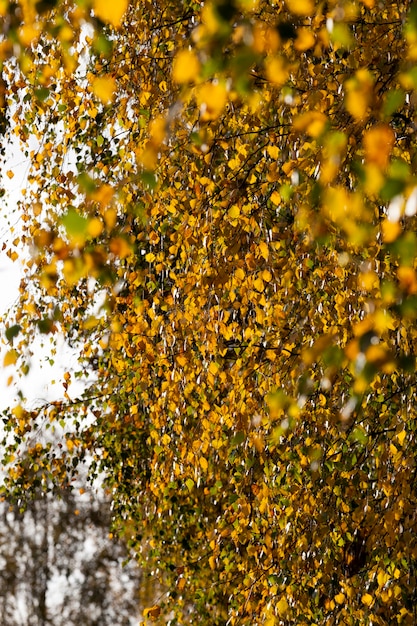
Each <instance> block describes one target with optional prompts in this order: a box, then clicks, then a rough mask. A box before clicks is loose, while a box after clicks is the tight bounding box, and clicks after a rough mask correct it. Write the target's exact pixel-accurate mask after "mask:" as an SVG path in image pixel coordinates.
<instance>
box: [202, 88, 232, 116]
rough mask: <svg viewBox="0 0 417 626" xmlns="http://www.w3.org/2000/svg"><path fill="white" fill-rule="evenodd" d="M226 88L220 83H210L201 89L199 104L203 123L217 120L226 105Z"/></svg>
mask: <svg viewBox="0 0 417 626" xmlns="http://www.w3.org/2000/svg"><path fill="white" fill-rule="evenodd" d="M226 100H227V95H226V87H225V86H224V85H222V84H219V83H209V84H207V85H203V86H202V87H200V89H199V91H198V93H197V104H198V105H199V107H200V112H201V119H202V120H203V121H205V122H206V121H208V120H215V119H216V118H217V117H219V115H220V113H221V112H222V110H223V109H224V107H225V105H226Z"/></svg>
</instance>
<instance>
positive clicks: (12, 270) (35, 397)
mask: <svg viewBox="0 0 417 626" xmlns="http://www.w3.org/2000/svg"><path fill="white" fill-rule="evenodd" d="M29 167H30V161H29V160H28V159H26V158H25V156H24V155H23V154H22V153H21V152H20V151H19V148H18V145H17V143H14V144H13V143H12V144H10V145H9V148H8V154H7V157H6V164H5V167H4V170H2V171H1V172H0V188H3V189H6V195H5V196H3V198H1V199H0V317H1V316H4V314H5V312H6V311H7V310H8V309H9V308H10V307H11V306H12V305H13V303H14V302H16V300H17V298H18V295H19V283H20V279H21V276H22V266H21V264H20V263H19V261H15V262H13V261H11V259H10V258H9V257H8V256H7V254H6V250H7V249H8V248H9V246H10V244H11V242H12V241H13V239H14V238H15V237H16V236H18V234H19V224H20V218H19V215H18V212H17V208H16V207H17V201H18V199H19V198H20V197H21V192H22V189H24V188H25V186H26V185H27V176H28V172H29ZM7 171H12V172H13V174H14V176H13V178H9V177H8V176H7V173H6V172H7ZM3 244H6V247H5V249H4V250H2V248H3ZM0 333H1V342H0V411H2V410H4V409H6V408H8V407H9V406H11V405H13V404H14V403H15V400H16V393H17V389H16V386H15V385H14V384H11V385H8V384H7V382H8V379H9V377H10V376H11V375H12V374H13V366H9V367H4V366H3V361H4V356H5V354H6V352H7V351H8V349H10V345H9V344H7V342H6V340H5V336H4V329H3V328H1V325H0ZM45 338H46V340H45ZM44 341H45V343H48V336H47V335H45V336H44ZM47 354H48V352H47V350H46V349H42V348H41V347H40V342H39V345H36V347H35V356H34V357H33V359H32V362H31V368H30V372H29V374H28V376H26V377H25V378H24V379H23V380H22V379H21V380H20V381H18V382H19V386H20V387H21V388H22V390H23V393H24V396H25V398H26V399H27V402H26V406H27V408H29V409H32V408H35V407H36V406H38V405H39V404H42V403H43V402H44V401H46V400H49V401H50V400H57V399H60V398H62V396H63V387H62V380H63V374H64V373H65V371H67V370H68V369H71V365H73V366H74V369H75V368H76V355H75V354H74V353H73V352H71V351H70V350H69V349H68V347H67V346H66V345H65V342H64V339H63V337H60V338H58V348H57V354H56V356H55V357H54V360H55V365H54V367H51V366H50V365H49V363H47ZM15 378H16V377H15ZM53 381H55V382H53ZM81 391H82V385H81V384H78V385H77V384H76V383H75V384H72V385H71V387H70V388H69V393H70V395H71V397H77V395H79V394H80V393H81Z"/></svg>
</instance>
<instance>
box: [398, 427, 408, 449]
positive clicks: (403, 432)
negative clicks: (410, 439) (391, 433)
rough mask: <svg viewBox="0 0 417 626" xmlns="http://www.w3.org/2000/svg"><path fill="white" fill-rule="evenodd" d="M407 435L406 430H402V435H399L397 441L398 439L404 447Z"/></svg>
mask: <svg viewBox="0 0 417 626" xmlns="http://www.w3.org/2000/svg"><path fill="white" fill-rule="evenodd" d="M406 434H407V433H406V432H405V430H402V431H401V432H400V433H398V435H397V439H398V442H399V444H400V446H402V445H404V439H405V437H406Z"/></svg>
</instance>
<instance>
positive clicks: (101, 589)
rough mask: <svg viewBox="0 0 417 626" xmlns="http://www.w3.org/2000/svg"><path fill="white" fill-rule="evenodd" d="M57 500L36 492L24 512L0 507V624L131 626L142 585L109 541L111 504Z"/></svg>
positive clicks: (82, 498) (80, 495)
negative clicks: (115, 624) (110, 625)
mask: <svg viewBox="0 0 417 626" xmlns="http://www.w3.org/2000/svg"><path fill="white" fill-rule="evenodd" d="M59 495H60V497H59V498H57V494H56V493H51V492H47V493H45V492H43V491H38V493H36V494H35V497H34V499H31V500H30V501H29V503H27V508H26V509H25V510H24V511H22V510H19V507H18V506H17V505H12V506H11V505H10V504H9V503H7V502H6V501H3V502H2V504H1V522H0V542H1V557H0V559H1V572H0V579H1V594H0V606H1V614H2V623H3V624H4V625H5V626H20V625H25V626H28V625H30V626H46V625H47V624H54V626H55V625H59V624H80V623H82V624H86V625H93V624H114V623H117V624H125V625H126V626H128V625H130V624H137V622H138V619H139V617H140V604H141V600H143V599H144V597H143V591H144V588H146V585H144V587H143V588H142V589H141V587H142V584H141V583H142V581H141V576H140V572H139V570H138V569H137V568H136V566H135V564H134V563H131V564H130V565H129V566H127V567H123V562H124V560H125V559H126V556H127V554H126V550H125V549H124V548H123V544H121V543H120V542H119V543H117V542H115V541H114V540H112V539H111V538H110V537H109V525H110V502H109V501H108V500H107V499H104V498H103V494H102V495H101V496H100V499H99V498H96V497H90V496H89V495H88V492H86V491H84V490H83V489H80V492H78V491H77V492H75V491H70V490H60V493H59ZM91 495H92V492H91ZM145 600H146V598H145ZM148 602H149V599H148ZM142 607H143V605H142Z"/></svg>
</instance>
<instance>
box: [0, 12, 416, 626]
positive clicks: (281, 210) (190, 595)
mask: <svg viewBox="0 0 417 626" xmlns="http://www.w3.org/2000/svg"><path fill="white" fill-rule="evenodd" d="M127 5H128V3H127V0H126V1H124V2H123V1H120V0H119V2H115V1H114V2H113V3H108V2H105V1H104V0H92V1H88V0H79V1H78V2H72V1H70V0H68V1H62V2H59V1H58V2H57V1H55V2H37V3H36V2H34V1H33V0H20V1H19V2H16V3H11V2H10V3H8V2H7V1H3V2H0V14H3V16H4V18H5V20H4V24H5V25H6V26H5V27H4V35H3V39H2V41H1V42H0V54H1V55H2V58H3V78H2V83H1V84H2V86H3V88H2V91H1V93H2V96H1V97H2V98H3V113H2V118H1V119H2V127H3V129H4V133H5V141H7V140H8V139H7V136H8V133H10V134H11V135H15V136H16V137H17V138H19V140H20V141H21V144H22V150H23V151H25V152H26V155H27V156H28V157H29V158H30V159H31V169H30V175H29V181H30V184H29V185H28V187H27V188H26V189H25V190H24V195H23V196H22V199H21V201H20V203H19V207H18V210H19V211H20V214H21V227H20V229H17V230H16V240H15V242H14V245H15V246H16V247H17V248H21V247H22V245H25V246H28V247H29V249H30V250H31V256H30V260H29V261H28V262H27V263H26V271H25V277H24V279H23V281H22V285H21V297H20V302H19V304H18V307H17V309H16V310H15V311H14V312H13V313H11V314H10V316H9V317H8V318H7V319H6V320H5V322H4V323H5V328H6V330H5V336H6V340H7V341H8V342H9V343H10V347H9V351H8V352H7V354H6V358H5V365H8V366H9V367H10V369H11V370H12V367H14V368H15V369H16V371H17V372H19V371H20V372H21V374H22V375H24V374H25V373H26V372H27V371H28V369H29V368H30V361H31V346H32V344H33V341H34V339H35V337H36V336H38V335H40V336H42V337H43V338H44V341H45V342H49V341H51V349H52V351H53V349H54V348H53V346H54V341H55V337H56V336H58V334H60V333H63V335H64V336H65V338H66V340H67V341H68V342H69V344H70V345H72V346H74V348H75V349H77V350H78V351H79V354H80V357H79V371H77V372H73V371H68V372H67V374H66V376H65V380H64V382H63V385H64V388H63V397H62V401H59V402H55V403H52V404H47V405H44V406H39V407H38V408H37V409H36V410H30V411H29V410H28V409H27V407H26V406H25V403H24V400H22V402H21V403H20V404H19V405H18V406H16V407H12V408H11V410H10V411H8V412H6V414H5V416H4V423H5V429H6V437H5V441H4V446H5V449H6V454H5V455H4V463H5V464H6V463H7V464H8V465H9V468H10V469H9V478H8V480H7V481H6V485H5V489H6V491H7V493H8V494H9V495H10V494H14V496H15V497H17V498H18V499H19V498H20V499H23V497H24V495H27V494H28V493H30V490H31V487H35V486H36V487H37V486H38V485H39V484H41V485H44V487H45V488H48V486H49V485H50V484H51V482H52V483H58V484H59V483H60V482H67V481H69V480H71V476H72V475H73V474H74V472H76V470H77V466H78V464H79V463H80V462H81V461H82V460H83V459H85V460H87V461H88V462H89V464H90V475H91V477H92V478H94V477H95V476H97V475H99V474H104V475H105V476H106V477H107V478H106V481H107V483H106V484H107V487H108V489H109V490H110V491H111V493H112V497H113V510H114V527H115V529H116V530H117V531H118V532H120V533H121V535H123V536H124V537H125V538H126V539H127V540H128V542H129V544H130V547H131V549H132V553H133V554H134V555H135V557H136V558H137V559H138V560H139V562H140V564H141V566H142V567H144V568H145V569H146V570H147V571H149V572H151V573H152V575H153V576H154V578H155V580H156V581H158V588H159V589H163V591H164V593H163V594H162V595H161V597H160V598H159V600H158V601H155V605H154V606H151V607H150V608H149V610H148V611H147V619H150V620H154V621H156V622H158V621H159V620H161V623H163V621H164V620H165V619H169V620H170V623H172V624H174V623H178V624H180V623H183V624H184V623H187V624H211V625H213V624H218V625H219V626H220V625H223V624H226V623H227V624H230V625H237V624H239V625H241V624H248V625H249V624H265V625H267V626H272V625H273V624H324V623H326V624H351V625H359V624H374V625H377V624H378V625H385V624H393V623H400V624H415V623H416V620H417V615H416V606H417V597H416V591H415V590H416V588H417V579H416V577H417V539H416V505H417V494H416V489H417V475H416V471H417V470H416V461H415V458H416V452H417V442H416V434H415V433H416V426H415V424H414V418H415V417H416V414H415V412H416V408H415V407H416V401H415V400H416V391H417V387H416V379H415V365H416V363H415V355H414V345H415V341H416V337H417V327H416V318H417V275H416V271H415V268H416V257H417V238H416V234H415V231H416V211H417V177H416V135H415V130H416V117H415V103H416V92H415V89H416V87H417V72H416V66H415V61H416V59H417V6H416V5H414V4H412V3H410V2H408V1H405V0H404V1H399V0H398V1H386V2H378V1H377V0H363V1H359V0H351V1H349V0H330V1H329V2H313V0H287V1H286V2H283V1H281V0H276V1H274V0H211V1H207V2H204V3H203V2H197V1H195V2H194V1H193V0H182V1H179V0H142V1H139V0H131V2H130V3H129V5H128V6H127ZM5 167H6V169H7V164H6V166H5ZM12 174H13V172H10V175H12ZM8 254H9V255H10V256H11V257H12V258H13V257H14V256H16V254H17V252H16V250H15V249H14V248H13V247H11V248H10V250H8ZM51 358H52V357H51ZM92 375H93V379H94V381H93V382H91V377H92ZM15 376H17V374H15ZM75 377H78V378H84V377H85V378H86V380H87V379H88V380H89V381H90V382H89V383H88V384H86V391H85V394H84V396H83V397H80V398H76V397H74V395H73V394H72V393H71V381H72V380H74V378H75ZM53 430H55V435H54V436H51V435H50V433H51V432H52V431H53ZM57 434H59V435H60V437H61V439H63V443H60V444H59V445H57V444H56V436H57ZM23 451H24V454H23ZM166 616H169V618H167V617H166Z"/></svg>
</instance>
